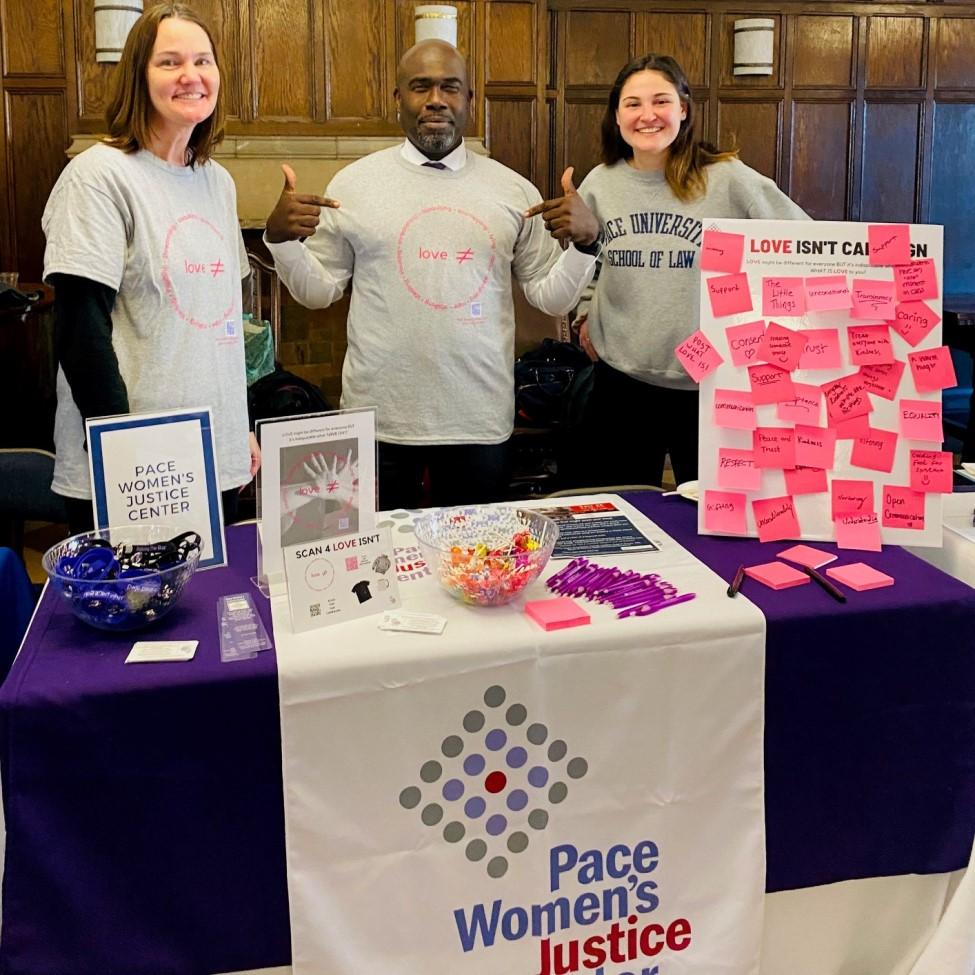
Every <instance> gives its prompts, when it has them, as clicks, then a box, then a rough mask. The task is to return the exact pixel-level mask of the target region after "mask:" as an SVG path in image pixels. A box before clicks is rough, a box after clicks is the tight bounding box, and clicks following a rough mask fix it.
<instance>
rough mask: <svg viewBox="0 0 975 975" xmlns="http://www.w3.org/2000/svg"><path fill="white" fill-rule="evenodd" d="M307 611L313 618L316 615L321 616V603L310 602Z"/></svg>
mask: <svg viewBox="0 0 975 975" xmlns="http://www.w3.org/2000/svg"><path fill="white" fill-rule="evenodd" d="M308 612H309V614H310V615H311V617H312V618H313V619H314V618H315V617H316V616H321V615H322V604H321V603H312V605H311V606H309V607H308Z"/></svg>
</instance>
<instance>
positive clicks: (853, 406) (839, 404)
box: [820, 373, 873, 423]
mask: <svg viewBox="0 0 975 975" xmlns="http://www.w3.org/2000/svg"><path fill="white" fill-rule="evenodd" d="M820 389H822V391H823V395H824V396H825V397H826V415H827V416H828V417H829V419H830V422H831V423H832V422H837V423H838V422H839V421H841V420H849V419H851V418H852V417H854V416H862V415H863V414H864V413H869V412H870V411H871V410H872V409H873V403H871V402H870V397H869V396H868V395H867V391H866V388H865V387H864V385H863V380H862V379H861V378H860V376H859V375H857V374H856V373H852V374H851V375H849V376H843V377H842V378H840V379H834V380H832V381H831V382H828V383H823V385H822V386H820Z"/></svg>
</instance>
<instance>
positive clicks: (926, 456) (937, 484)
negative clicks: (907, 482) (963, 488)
mask: <svg viewBox="0 0 975 975" xmlns="http://www.w3.org/2000/svg"><path fill="white" fill-rule="evenodd" d="M952 460H953V458H952V456H951V452H950V451H947V450H912V451H911V455H910V460H909V469H910V472H911V490H912V491H917V492H919V493H922V494H927V493H932V492H937V493H939V494H951V490H952V483H951V482H952V473H953V464H952Z"/></svg>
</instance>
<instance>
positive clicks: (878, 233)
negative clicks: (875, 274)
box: [867, 223, 911, 266]
mask: <svg viewBox="0 0 975 975" xmlns="http://www.w3.org/2000/svg"><path fill="white" fill-rule="evenodd" d="M867 242H868V243H869V244H870V263H871V264H873V265H875V266H876V265H884V264H885V265H888V266H889V265H891V264H910V263H911V228H910V227H909V226H908V225H907V224H906V223H885V224H870V225H869V226H868V227H867Z"/></svg>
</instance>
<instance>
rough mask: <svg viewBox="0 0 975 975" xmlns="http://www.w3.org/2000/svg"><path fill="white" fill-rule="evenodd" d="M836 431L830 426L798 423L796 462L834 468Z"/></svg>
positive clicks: (825, 468)
mask: <svg viewBox="0 0 975 975" xmlns="http://www.w3.org/2000/svg"><path fill="white" fill-rule="evenodd" d="M835 452H836V431H835V430H833V429H831V428H830V427H817V426H807V425H805V424H802V423H799V424H796V463H797V464H802V465H803V466H804V467H822V468H823V469H824V470H832V469H833V459H834V456H835Z"/></svg>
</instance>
